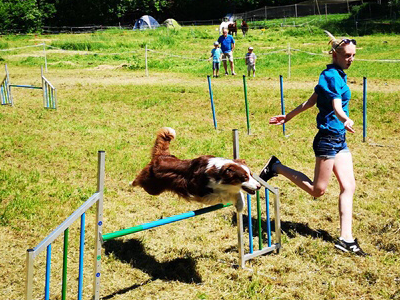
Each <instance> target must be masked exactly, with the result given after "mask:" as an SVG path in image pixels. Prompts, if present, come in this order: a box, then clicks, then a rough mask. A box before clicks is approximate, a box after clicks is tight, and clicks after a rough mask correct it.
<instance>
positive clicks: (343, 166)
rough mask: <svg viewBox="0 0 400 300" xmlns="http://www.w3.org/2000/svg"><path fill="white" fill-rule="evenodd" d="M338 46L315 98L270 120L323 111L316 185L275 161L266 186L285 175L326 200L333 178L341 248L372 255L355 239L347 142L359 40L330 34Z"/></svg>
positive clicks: (279, 121)
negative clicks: (337, 191) (350, 80)
mask: <svg viewBox="0 0 400 300" xmlns="http://www.w3.org/2000/svg"><path fill="white" fill-rule="evenodd" d="M326 33H327V35H328V36H329V37H330V44H331V46H332V48H331V50H330V52H329V53H330V54H332V64H330V65H328V66H327V68H326V69H325V70H324V71H322V73H321V75H320V77H319V81H318V84H317V86H316V87H315V89H314V93H313V94H312V95H311V97H310V98H309V99H308V100H307V101H305V102H304V103H302V104H300V105H299V106H298V107H296V108H295V109H294V110H292V111H291V112H290V113H288V114H287V115H278V116H274V117H272V118H270V120H269V123H270V124H276V125H282V124H284V123H287V122H289V121H290V120H291V119H293V118H294V117H295V116H297V115H298V114H300V113H302V112H304V111H305V110H307V109H309V108H311V107H313V106H314V105H316V106H317V108H318V110H319V112H318V115H317V128H318V133H317V135H316V136H315V138H314V142H313V149H314V153H315V169H314V172H315V173H314V180H311V179H310V178H308V177H307V176H306V175H304V174H303V173H301V172H299V171H296V170H294V169H291V168H289V167H287V166H285V165H283V164H282V163H281V162H280V161H279V160H278V159H277V158H276V157H275V156H273V157H271V159H270V160H269V161H268V163H267V164H266V166H265V167H264V168H263V170H262V171H261V174H260V177H261V178H262V179H264V180H265V181H267V180H269V179H270V178H272V177H274V176H277V175H278V174H279V175H283V176H284V177H286V178H288V179H290V180H291V181H292V182H293V183H294V184H296V185H297V186H298V187H300V188H302V189H303V190H304V191H306V192H307V193H309V194H310V195H311V196H313V197H315V198H317V197H320V196H322V195H324V193H325V191H326V189H327V186H328V182H329V179H330V177H331V175H332V173H334V174H335V176H336V179H337V180H338V183H339V186H340V194H339V216H340V237H339V238H338V239H337V240H336V241H335V247H336V248H337V249H339V250H342V251H344V252H351V253H354V254H356V255H361V256H366V255H368V254H366V253H365V252H364V251H363V250H362V249H361V247H360V246H359V244H358V241H357V239H354V238H353V234H352V213H353V195H354V192H355V187H356V184H355V178H354V171H353V160H352V155H351V153H350V150H349V148H348V147H347V143H346V132H350V133H354V129H353V125H354V122H353V120H352V119H350V117H349V101H350V98H351V92H350V89H349V87H348V85H347V76H346V73H345V72H344V70H347V69H348V68H349V67H350V66H351V64H352V63H353V61H354V56H355V54H356V41H355V40H353V39H348V38H341V39H336V38H335V37H334V36H333V35H332V34H330V33H329V32H327V31H326Z"/></svg>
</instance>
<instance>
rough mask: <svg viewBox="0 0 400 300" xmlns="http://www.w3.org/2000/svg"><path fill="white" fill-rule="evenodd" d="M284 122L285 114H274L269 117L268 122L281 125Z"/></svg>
mask: <svg viewBox="0 0 400 300" xmlns="http://www.w3.org/2000/svg"><path fill="white" fill-rule="evenodd" d="M284 123H286V115H279V116H274V117H271V119H269V124H274V125H282V124H284Z"/></svg>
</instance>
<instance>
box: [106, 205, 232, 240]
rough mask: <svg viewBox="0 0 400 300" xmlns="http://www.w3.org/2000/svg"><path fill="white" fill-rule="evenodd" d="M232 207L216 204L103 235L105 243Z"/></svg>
mask: <svg viewBox="0 0 400 300" xmlns="http://www.w3.org/2000/svg"><path fill="white" fill-rule="evenodd" d="M231 205H232V204H231V203H227V204H222V203H221V204H216V205H213V206H209V207H205V208H201V209H198V210H194V211H188V212H186V213H183V214H180V215H175V216H171V217H167V218H165V219H159V220H157V221H153V222H149V223H144V224H142V225H137V226H134V227H130V228H127V229H123V230H120V231H115V232H111V233H107V234H105V235H103V241H108V240H112V239H115V238H117V237H121V236H124V235H128V234H131V233H135V232H139V231H143V230H147V229H150V228H154V227H158V226H162V225H166V224H169V223H173V222H176V221H180V220H184V219H188V218H192V217H196V216H200V215H202V214H206V213H208V212H212V211H215V210H218V209H221V208H224V207H228V206H231Z"/></svg>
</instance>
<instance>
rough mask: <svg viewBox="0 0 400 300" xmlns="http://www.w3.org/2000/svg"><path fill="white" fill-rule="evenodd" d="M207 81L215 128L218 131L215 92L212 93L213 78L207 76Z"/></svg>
mask: <svg viewBox="0 0 400 300" xmlns="http://www.w3.org/2000/svg"><path fill="white" fill-rule="evenodd" d="M207 80H208V90H209V92H210V100H211V110H212V114H213V121H214V128H215V130H216V129H217V118H216V116H215V107H214V99H213V92H212V88H211V76H210V75H207Z"/></svg>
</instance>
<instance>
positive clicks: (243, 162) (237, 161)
mask: <svg viewBox="0 0 400 300" xmlns="http://www.w3.org/2000/svg"><path fill="white" fill-rule="evenodd" d="M233 161H234V162H236V163H239V164H242V165H246V166H247V164H246V161H245V160H244V159H240V158H238V159H234V160H233Z"/></svg>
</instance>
